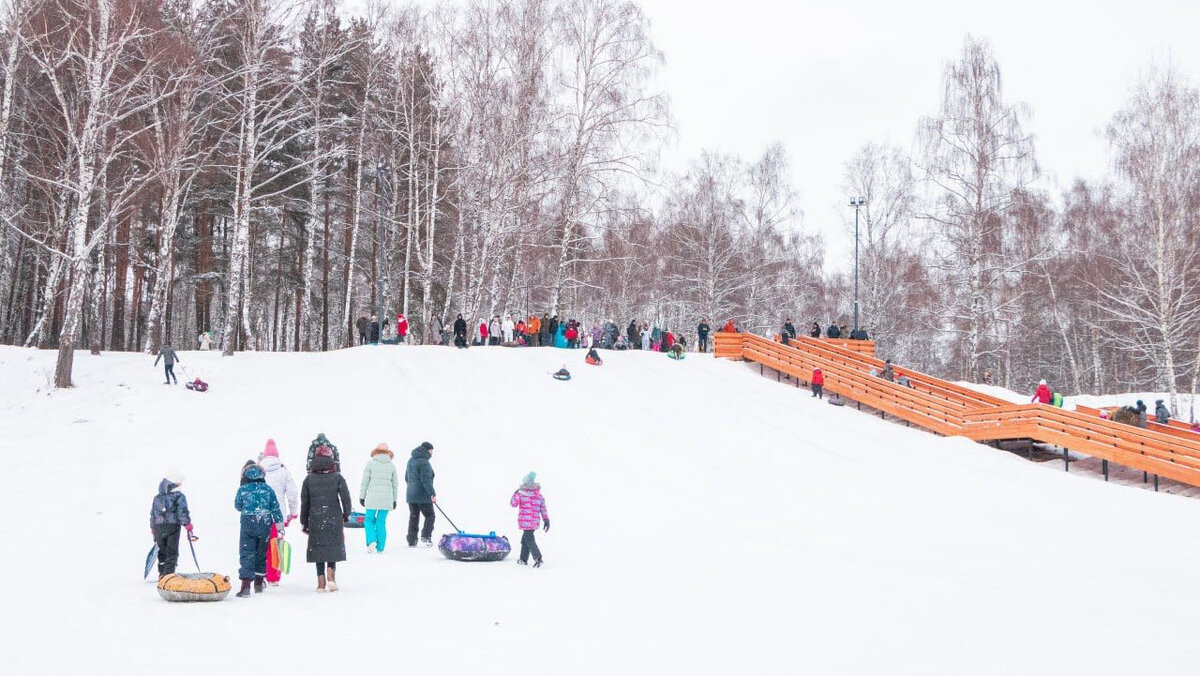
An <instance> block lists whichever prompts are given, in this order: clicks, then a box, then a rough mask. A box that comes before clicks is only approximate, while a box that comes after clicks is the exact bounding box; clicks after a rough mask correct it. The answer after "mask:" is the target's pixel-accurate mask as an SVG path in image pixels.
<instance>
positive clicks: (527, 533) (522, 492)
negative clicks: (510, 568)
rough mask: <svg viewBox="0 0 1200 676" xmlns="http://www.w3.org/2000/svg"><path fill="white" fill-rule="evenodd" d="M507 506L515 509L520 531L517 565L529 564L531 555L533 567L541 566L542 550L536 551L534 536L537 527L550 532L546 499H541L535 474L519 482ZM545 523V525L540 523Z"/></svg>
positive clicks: (539, 486) (540, 491)
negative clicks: (519, 549) (519, 553)
mask: <svg viewBox="0 0 1200 676" xmlns="http://www.w3.org/2000/svg"><path fill="white" fill-rule="evenodd" d="M508 504H509V505H511V506H513V507H517V508H518V511H517V527H518V528H520V529H521V557H520V558H519V559H517V563H519V564H521V565H522V566H524V565H528V564H529V555H530V554H532V555H533V567H534V568H537V567H539V566H541V565H542V550H540V549H538V545H537V540H536V539H535V538H534V534H535V533H537V529H538V526H542V531H543V532H546V531H549V530H550V514H549V512H547V511H546V499H545V498H543V497H542V487H541V485H540V484H538V483H537V472H530V473H529V474H526V475H525V478H524V479H522V480H521V486H520V487H519V488H518V489H517V490H516V492H514V493H513V496H512V499H511V500H509V501H508ZM543 521H545V525H544V526H543V525H542V522H543Z"/></svg>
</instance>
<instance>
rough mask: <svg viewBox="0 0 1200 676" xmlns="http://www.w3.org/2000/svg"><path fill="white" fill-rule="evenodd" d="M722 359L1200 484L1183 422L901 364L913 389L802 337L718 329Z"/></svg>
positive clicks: (982, 435)
mask: <svg viewBox="0 0 1200 676" xmlns="http://www.w3.org/2000/svg"><path fill="white" fill-rule="evenodd" d="M713 352H714V354H715V355H716V356H717V357H724V358H727V359H745V360H749V361H754V362H758V363H759V364H762V365H763V366H765V367H768V368H771V369H772V370H775V371H777V372H779V373H783V374H787V375H789V376H791V377H793V378H796V379H797V380H798V381H808V380H809V379H810V378H811V377H812V372H813V369H814V368H818V367H819V368H820V369H821V371H822V372H823V373H824V375H825V390H826V391H827V392H830V393H833V394H837V395H839V396H842V397H845V398H847V399H850V400H852V401H856V402H859V403H860V404H862V405H864V406H868V407H870V408H873V409H875V410H877V411H880V412H882V413H885V414H888V415H892V416H894V417H896V418H899V419H901V420H905V421H908V422H909V423H911V424H914V425H917V426H919V427H922V428H925V429H927V430H930V431H932V432H936V433H938V434H942V435H946V436H964V437H967V438H970V439H974V440H975V441H1004V440H1014V439H1027V440H1030V441H1036V442H1041V443H1046V444H1053V445H1055V446H1060V447H1062V448H1065V449H1069V450H1071V451H1074V452H1077V453H1081V454H1084V455H1089V456H1092V457H1096V458H1100V459H1102V460H1106V461H1112V462H1116V463H1119V464H1121V465H1125V466H1127V467H1132V468H1134V469H1139V470H1142V471H1144V472H1148V473H1150V474H1154V475H1156V476H1162V477H1166V478H1169V479H1173V480H1175V481H1180V482H1182V483H1186V484H1188V485H1191V486H1200V435H1197V434H1196V433H1194V432H1191V431H1190V430H1187V429H1181V428H1180V427H1178V426H1168V425H1157V423H1154V424H1152V425H1151V426H1150V429H1141V428H1138V427H1133V426H1130V425H1124V424H1121V423H1115V422H1112V421H1111V420H1107V419H1104V418H1101V417H1100V415H1099V411H1098V410H1095V409H1086V408H1084V410H1081V411H1066V410H1063V409H1060V408H1056V407H1053V406H1046V405H1043V404H1011V403H1009V402H1007V401H1004V400H1002V399H998V398H996V397H992V396H989V395H986V394H982V393H980V392H975V391H974V390H971V389H970V388H967V387H963V386H961V385H956V384H954V383H951V382H947V381H944V380H941V379H939V378H935V377H933V376H930V375H927V374H924V373H919V372H917V371H914V370H912V369H908V368H904V367H900V368H898V370H899V371H900V372H902V373H903V374H904V375H906V376H908V378H909V379H910V381H911V383H912V386H911V387H904V386H902V385H899V384H897V383H893V382H889V381H886V380H883V379H882V378H878V377H875V376H871V375H870V370H871V369H872V368H875V369H881V368H882V366H883V362H882V361H880V360H879V359H877V358H875V357H873V356H870V355H865V354H862V353H859V352H856V351H853V350H847V349H845V348H841V347H838V346H837V345H831V344H829V342H828V341H824V340H819V339H813V338H797V339H796V340H793V341H790V345H783V344H781V343H778V342H775V341H772V340H769V339H767V338H762V337H759V336H754V335H750V334H745V333H724V332H719V333H716V334H714V341H713Z"/></svg>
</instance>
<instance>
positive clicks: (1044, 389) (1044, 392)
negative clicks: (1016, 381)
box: [1029, 380, 1054, 404]
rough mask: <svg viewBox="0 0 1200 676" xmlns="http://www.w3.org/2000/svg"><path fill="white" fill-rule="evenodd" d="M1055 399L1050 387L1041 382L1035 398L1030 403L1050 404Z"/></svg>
mask: <svg viewBox="0 0 1200 676" xmlns="http://www.w3.org/2000/svg"><path fill="white" fill-rule="evenodd" d="M1053 397H1054V394H1053V393H1052V392H1051V391H1050V386H1049V385H1047V384H1046V381H1045V380H1039V381H1038V386H1037V391H1036V392H1034V393H1033V398H1032V399H1030V400H1029V401H1030V403H1038V404H1049V403H1050V400H1051V399H1052V398H1053Z"/></svg>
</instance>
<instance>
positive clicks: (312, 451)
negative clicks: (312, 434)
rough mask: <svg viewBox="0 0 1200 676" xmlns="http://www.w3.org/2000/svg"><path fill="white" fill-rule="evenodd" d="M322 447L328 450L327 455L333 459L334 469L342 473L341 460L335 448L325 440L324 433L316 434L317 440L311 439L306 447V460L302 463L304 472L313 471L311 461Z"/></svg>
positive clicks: (330, 442)
mask: <svg viewBox="0 0 1200 676" xmlns="http://www.w3.org/2000/svg"><path fill="white" fill-rule="evenodd" d="M322 447H324V448H328V449H329V454H330V455H331V456H332V457H333V465H334V467H336V468H337V471H339V472H340V471H342V459H341V457H340V456H339V455H338V449H337V446H334V445H333V442H332V441H330V440H329V439H327V438H325V433H324V432H317V438H316V439H313V440H312V443H310V444H309V445H308V458H307V459H306V460H305V461H304V471H305V472H312V471H313V468H312V463H313V459H314V458H316V457H317V454H318V453H319V452H320V450H321V448H322Z"/></svg>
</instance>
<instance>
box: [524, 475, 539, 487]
mask: <svg viewBox="0 0 1200 676" xmlns="http://www.w3.org/2000/svg"><path fill="white" fill-rule="evenodd" d="M535 481H537V472H530V473H529V474H526V475H525V478H523V479H521V485H522V486H526V485H529V484H531V483H534V482H535Z"/></svg>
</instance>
